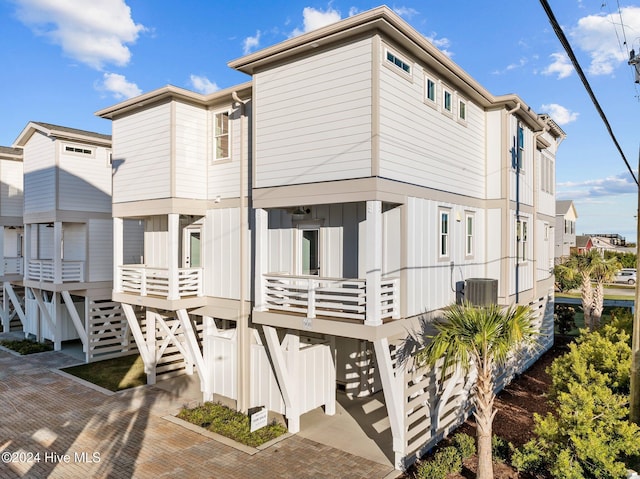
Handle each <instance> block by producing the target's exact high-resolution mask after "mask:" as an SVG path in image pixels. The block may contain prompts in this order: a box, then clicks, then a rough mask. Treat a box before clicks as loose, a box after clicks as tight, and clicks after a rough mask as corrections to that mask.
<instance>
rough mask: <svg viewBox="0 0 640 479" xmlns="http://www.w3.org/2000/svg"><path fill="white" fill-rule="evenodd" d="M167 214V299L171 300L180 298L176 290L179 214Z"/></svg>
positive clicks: (178, 260)
mask: <svg viewBox="0 0 640 479" xmlns="http://www.w3.org/2000/svg"><path fill="white" fill-rule="evenodd" d="M168 216H169V218H168V226H169V228H168V232H167V233H168V234H167V256H168V258H167V259H168V266H169V293H168V297H167V299H169V300H172V299H180V292H179V291H178V268H179V265H180V258H179V254H178V253H179V245H180V238H179V234H180V215H178V214H177V213H170V214H169V215H168Z"/></svg>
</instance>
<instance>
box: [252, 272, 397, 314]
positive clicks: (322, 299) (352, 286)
mask: <svg viewBox="0 0 640 479" xmlns="http://www.w3.org/2000/svg"><path fill="white" fill-rule="evenodd" d="M264 281H265V299H266V305H265V306H266V308H267V309H269V310H276V311H287V312H291V313H300V314H303V315H305V316H307V317H308V318H315V317H316V316H327V317H331V318H340V319H356V320H360V321H365V320H366V317H367V311H366V310H367V294H366V289H367V282H366V280H364V279H345V278H322V277H318V276H294V275H287V274H266V275H264ZM380 288H381V294H380V304H379V305H378V307H379V308H380V317H381V319H383V320H384V319H389V318H398V298H399V295H398V280H397V278H383V279H382V281H381V283H380Z"/></svg>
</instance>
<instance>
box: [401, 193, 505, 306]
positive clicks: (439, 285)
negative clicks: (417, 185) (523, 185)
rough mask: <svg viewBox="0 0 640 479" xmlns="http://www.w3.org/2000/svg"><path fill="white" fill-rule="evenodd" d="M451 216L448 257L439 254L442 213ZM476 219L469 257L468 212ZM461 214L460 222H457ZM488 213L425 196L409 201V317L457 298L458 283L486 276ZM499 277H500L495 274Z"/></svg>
mask: <svg viewBox="0 0 640 479" xmlns="http://www.w3.org/2000/svg"><path fill="white" fill-rule="evenodd" d="M443 210H446V211H448V212H449V214H450V216H449V218H450V232H449V249H450V253H449V256H447V257H445V258H441V257H440V256H439V241H440V232H439V221H440V212H441V211H443ZM467 213H471V214H473V215H474V218H475V221H474V223H475V234H474V242H475V245H474V253H475V254H474V255H473V256H472V257H467V256H466V254H465V253H466V250H465V239H466V234H465V215H466V214H467ZM458 214H459V215H460V219H461V221H457V216H458ZM485 221H486V219H485V213H484V211H483V210H481V209H476V208H470V207H466V206H464V205H453V204H449V203H438V202H435V201H432V200H426V199H422V198H413V197H410V198H408V202H407V236H406V239H405V242H406V248H407V264H406V266H405V267H406V270H407V281H406V283H407V284H406V288H407V292H406V298H407V305H406V307H407V316H413V315H417V314H421V313H424V312H426V311H432V310H434V309H439V308H443V307H445V306H447V305H449V304H451V303H453V302H454V301H455V299H456V293H455V291H456V289H455V286H456V282H458V281H464V280H466V279H469V278H485V277H490V276H487V268H486V261H485V248H486V244H485ZM495 277H496V278H497V277H500V276H499V275H498V276H495Z"/></svg>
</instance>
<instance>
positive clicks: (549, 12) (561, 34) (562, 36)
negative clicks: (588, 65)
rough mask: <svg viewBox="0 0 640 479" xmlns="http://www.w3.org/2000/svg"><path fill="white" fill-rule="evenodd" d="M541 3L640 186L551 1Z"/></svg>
mask: <svg viewBox="0 0 640 479" xmlns="http://www.w3.org/2000/svg"><path fill="white" fill-rule="evenodd" d="M540 3H541V4H542V8H543V9H544V11H545V12H546V14H547V17H549V22H550V23H551V27H552V28H553V31H554V32H555V33H556V36H557V37H558V40H560V43H561V44H562V46H563V48H564V50H565V52H566V53H567V55H568V56H569V58H570V59H571V63H572V64H573V68H575V70H576V73H577V74H578V76H579V77H580V80H582V84H583V85H584V87H585V89H586V90H587V93H588V94H589V97H590V98H591V102H592V103H593V105H594V106H595V107H596V110H597V111H598V114H599V115H600V118H602V121H603V122H604V124H605V126H606V127H607V131H608V132H609V136H611V139H612V140H613V143H614V144H615V145H616V148H617V149H618V152H619V153H620V156H622V160H623V161H624V163H625V165H627V169H628V170H629V173H630V174H631V177H632V178H633V181H634V182H635V183H636V185H637V186H639V187H640V183H638V179H637V178H636V175H635V174H634V172H633V169H632V168H631V165H629V162H628V161H627V157H626V156H625V155H624V152H623V151H622V148H621V147H620V143H618V140H617V139H616V136H615V135H614V134H613V129H612V128H611V125H610V124H609V120H607V116H606V115H605V114H604V111H603V110H602V108H601V107H600V103H599V102H598V99H597V98H596V96H595V94H594V93H593V90H592V89H591V85H589V81H588V80H587V77H586V76H585V74H584V72H583V71H582V67H581V66H580V63H578V59H577V58H576V56H575V54H574V53H573V50H572V49H571V45H570V44H569V40H567V37H566V36H565V34H564V32H563V31H562V28H560V24H559V23H558V21H557V20H556V17H555V15H554V14H553V11H552V10H551V7H550V6H549V3H548V2H547V0H540Z"/></svg>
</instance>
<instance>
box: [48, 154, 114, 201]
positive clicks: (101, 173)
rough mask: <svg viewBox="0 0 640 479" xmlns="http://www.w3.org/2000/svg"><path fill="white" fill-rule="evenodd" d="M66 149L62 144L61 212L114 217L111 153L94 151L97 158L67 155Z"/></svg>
mask: <svg viewBox="0 0 640 479" xmlns="http://www.w3.org/2000/svg"><path fill="white" fill-rule="evenodd" d="M74 144H75V143H74ZM64 145H65V142H60V150H61V151H60V158H59V163H58V164H59V166H58V168H59V172H58V202H59V203H58V208H59V209H61V210H67V211H91V212H100V213H110V212H111V164H110V162H109V153H110V150H108V149H106V148H103V147H93V151H94V155H93V156H79V155H72V154H65V152H64Z"/></svg>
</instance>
